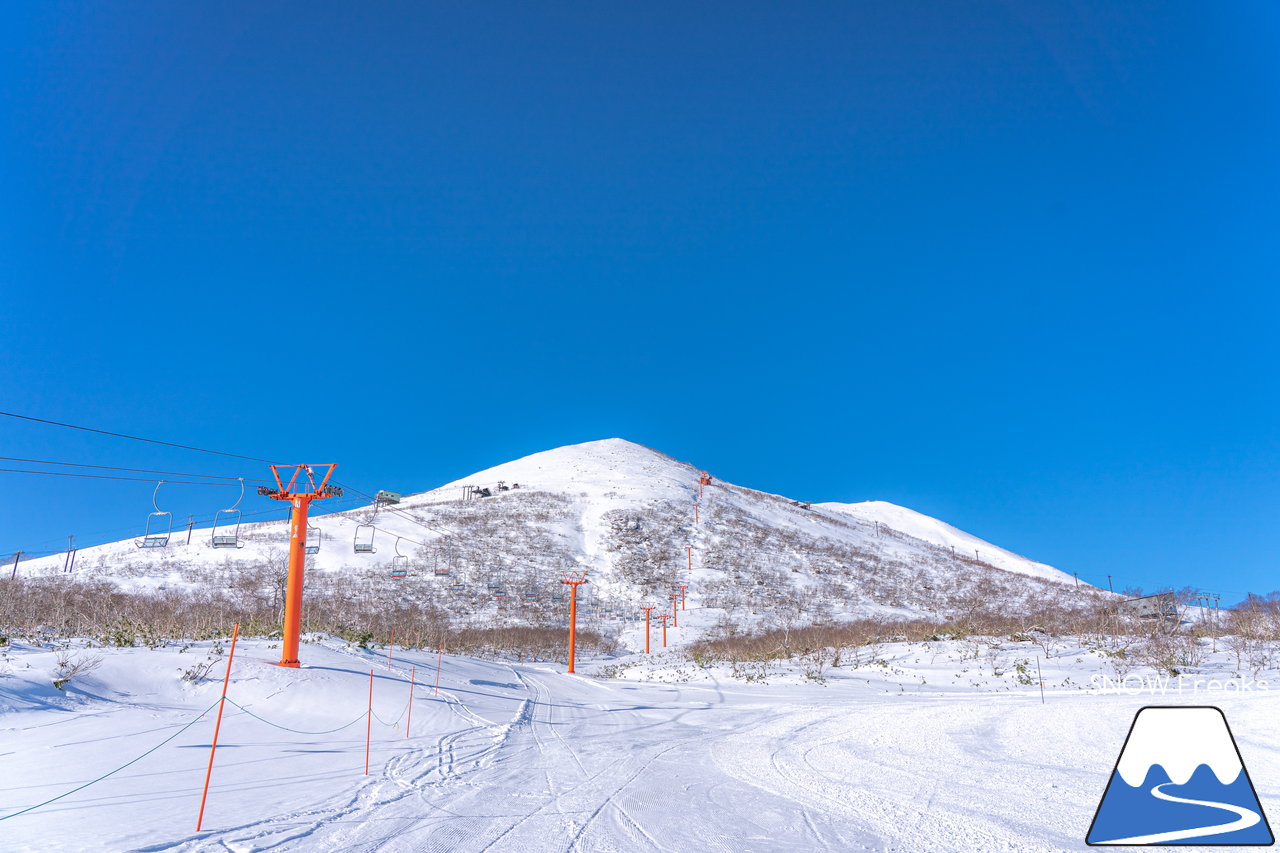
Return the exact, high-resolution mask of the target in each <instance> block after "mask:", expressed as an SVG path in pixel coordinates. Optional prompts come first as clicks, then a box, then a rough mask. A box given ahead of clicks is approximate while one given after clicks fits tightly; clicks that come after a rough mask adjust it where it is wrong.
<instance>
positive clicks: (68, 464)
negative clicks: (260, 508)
mask: <svg viewBox="0 0 1280 853" xmlns="http://www.w3.org/2000/svg"><path fill="white" fill-rule="evenodd" d="M0 462H29V463H31V464H33V465H62V466H65V467H67V468H95V469H98V470H102V471H129V472H132V473H135V474H163V475H165V476H173V477H200V478H202V479H205V480H231V481H236V480H244V481H245V482H246V483H271V482H274V481H273V480H253V479H250V478H248V477H228V476H225V475H223V474H192V473H189V472H187V471H153V470H151V469H150V468H120V467H117V466H115V465H87V464H85V463H83V462H55V461H54V460H52V459H22V458H20V457H17V456H0ZM50 473H52V472H50ZM169 482H174V481H172V480H170V481H169Z"/></svg>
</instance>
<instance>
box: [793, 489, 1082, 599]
mask: <svg viewBox="0 0 1280 853" xmlns="http://www.w3.org/2000/svg"><path fill="white" fill-rule="evenodd" d="M816 506H818V507H821V508H822V509H827V510H832V511H834V512H839V513H844V514H845V515H850V516H853V517H854V518H858V519H861V520H863V521H867V522H872V523H876V522H878V523H880V524H883V525H884V526H885V527H888V528H890V529H892V530H897V531H900V532H902V533H905V534H907V535H908V536H913V537H915V538H916V539H922V540H924V541H925V542H932V543H933V544H935V545H938V546H940V547H943V548H951V549H954V550H955V551H956V552H957V553H959V554H963V555H965V556H968V555H969V554H975V555H976V556H977V559H980V560H983V561H985V562H987V563H990V564H991V565H993V566H995V567H996V568H999V569H1004V570H1005V571H1008V572H1019V573H1022V574H1026V575H1031V576H1033V577H1038V578H1045V579H1047V580H1053V581H1059V582H1063V581H1064V580H1065V574H1064V573H1063V572H1061V571H1059V570H1058V569H1055V568H1054V567H1053V566H1046V565H1045V564H1044V563H1037V562H1035V561H1034V560H1028V559H1027V558H1026V557H1023V556H1021V555H1019V554H1015V553H1013V552H1012V551H1006V550H1005V549H1004V548H1001V547H999V546H997V545H992V544H991V543H990V542H987V541H986V540H984V539H979V538H978V537H977V536H974V535H973V534H971V533H965V532H964V531H963V530H960V529H958V528H955V527H952V526H951V525H950V524H947V523H946V522H945V521H939V520H938V519H936V518H932V517H930V516H927V515H925V514H923V513H919V512H916V511H915V510H912V509H907V508H906V507H904V506H898V505H896V504H891V503H888V502H886V501H864V502H862V503H856V504H843V503H821V504H816Z"/></svg>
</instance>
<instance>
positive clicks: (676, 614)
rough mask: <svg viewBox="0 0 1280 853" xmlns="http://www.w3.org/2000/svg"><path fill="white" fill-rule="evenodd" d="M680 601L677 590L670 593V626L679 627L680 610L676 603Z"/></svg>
mask: <svg viewBox="0 0 1280 853" xmlns="http://www.w3.org/2000/svg"><path fill="white" fill-rule="evenodd" d="M679 602H680V594H679V593H678V592H672V593H671V623H672V625H671V627H673V628H679V627H680V610H679V608H678V607H677V605H678V604H679Z"/></svg>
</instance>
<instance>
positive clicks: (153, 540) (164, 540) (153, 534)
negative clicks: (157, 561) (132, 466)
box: [133, 480, 173, 548]
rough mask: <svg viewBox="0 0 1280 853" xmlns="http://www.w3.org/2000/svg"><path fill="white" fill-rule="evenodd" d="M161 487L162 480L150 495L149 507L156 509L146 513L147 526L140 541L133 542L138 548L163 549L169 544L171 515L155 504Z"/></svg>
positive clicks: (171, 526)
mask: <svg viewBox="0 0 1280 853" xmlns="http://www.w3.org/2000/svg"><path fill="white" fill-rule="evenodd" d="M163 485H164V480H160V481H159V482H158V483H156V490H155V491H154V492H152V493H151V505H152V506H153V507H155V508H156V511H155V512H152V513H148V515H147V526H146V528H144V530H143V533H142V539H140V540H139V539H135V540H133V544H134V545H137V546H138V547H139V548H163V547H164V546H166V545H168V544H169V534H171V533H172V532H173V513H171V512H165V511H163V510H161V509H160V505H159V504H157V503H156V496H157V495H158V494H159V493H160V487H161V486H163ZM162 528H163V529H162Z"/></svg>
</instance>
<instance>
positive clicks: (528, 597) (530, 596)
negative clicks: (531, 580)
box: [524, 590, 538, 601]
mask: <svg viewBox="0 0 1280 853" xmlns="http://www.w3.org/2000/svg"><path fill="white" fill-rule="evenodd" d="M524 600H525V601H537V600H538V594H537V593H536V592H534V591H533V590H529V591H528V592H526V593H525V594H524Z"/></svg>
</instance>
